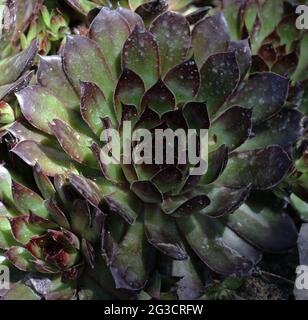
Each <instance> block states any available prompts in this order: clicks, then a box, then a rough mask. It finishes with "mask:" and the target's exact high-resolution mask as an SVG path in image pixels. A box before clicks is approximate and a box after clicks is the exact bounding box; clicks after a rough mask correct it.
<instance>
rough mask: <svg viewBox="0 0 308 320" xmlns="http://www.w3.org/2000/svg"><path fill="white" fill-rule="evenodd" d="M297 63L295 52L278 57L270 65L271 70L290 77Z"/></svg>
mask: <svg viewBox="0 0 308 320" xmlns="http://www.w3.org/2000/svg"><path fill="white" fill-rule="evenodd" d="M297 64H298V56H297V54H296V52H292V53H290V54H287V55H285V56H282V57H279V58H278V59H277V61H276V62H275V63H274V65H273V67H272V72H275V73H277V74H280V75H281V76H283V77H287V78H289V77H291V76H292V74H293V73H294V71H295V69H296V67H297Z"/></svg>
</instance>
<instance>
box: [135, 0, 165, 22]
mask: <svg viewBox="0 0 308 320" xmlns="http://www.w3.org/2000/svg"><path fill="white" fill-rule="evenodd" d="M167 8H168V4H167V3H166V1H165V0H151V1H148V2H146V3H144V4H141V5H140V6H139V7H138V8H137V9H136V13H137V14H138V15H139V16H140V17H142V20H143V21H144V24H145V26H146V27H148V26H149V25H150V24H151V22H152V21H153V20H154V19H155V18H156V17H157V16H159V15H161V14H162V13H163V12H165V11H166V10H167Z"/></svg>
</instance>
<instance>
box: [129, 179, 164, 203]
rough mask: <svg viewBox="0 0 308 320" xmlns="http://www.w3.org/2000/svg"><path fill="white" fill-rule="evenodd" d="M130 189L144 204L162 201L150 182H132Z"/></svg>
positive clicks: (158, 192) (156, 189)
mask: <svg viewBox="0 0 308 320" xmlns="http://www.w3.org/2000/svg"><path fill="white" fill-rule="evenodd" d="M130 188H131V190H132V191H133V192H134V193H135V194H136V195H137V197H138V198H140V199H141V200H142V201H143V202H145V203H161V202H162V201H163V196H162V193H161V192H160V191H159V189H158V188H157V187H156V186H155V185H154V184H153V183H152V182H150V181H134V182H133V183H132V184H131V187H130Z"/></svg>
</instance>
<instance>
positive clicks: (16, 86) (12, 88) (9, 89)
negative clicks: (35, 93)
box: [0, 71, 34, 100]
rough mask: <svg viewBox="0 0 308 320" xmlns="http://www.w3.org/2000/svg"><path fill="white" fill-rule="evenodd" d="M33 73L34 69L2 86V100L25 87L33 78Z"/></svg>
mask: <svg viewBox="0 0 308 320" xmlns="http://www.w3.org/2000/svg"><path fill="white" fill-rule="evenodd" d="M33 75H34V71H29V72H26V73H25V74H23V75H22V76H21V77H20V78H19V79H18V80H16V81H15V82H13V83H10V84H8V85H5V86H2V87H0V100H2V99H3V98H5V97H6V96H8V95H10V94H12V93H15V92H18V91H20V90H22V89H23V88H25V87H26V86H27V85H28V84H29V82H30V81H31V80H32V77H33Z"/></svg>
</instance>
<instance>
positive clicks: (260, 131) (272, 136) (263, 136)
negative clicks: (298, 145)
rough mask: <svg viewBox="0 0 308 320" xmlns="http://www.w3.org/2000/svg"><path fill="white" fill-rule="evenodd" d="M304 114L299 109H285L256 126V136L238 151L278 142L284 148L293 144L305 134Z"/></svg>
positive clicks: (263, 146)
mask: <svg viewBox="0 0 308 320" xmlns="http://www.w3.org/2000/svg"><path fill="white" fill-rule="evenodd" d="M304 119H305V117H304V115H303V114H302V113H300V112H298V111H297V110H288V109H283V110H282V111H281V112H280V113H278V114H277V115H276V116H275V117H273V118H271V119H269V120H267V121H265V122H263V123H262V124H260V125H259V126H258V127H256V128H254V130H253V131H254V136H253V137H252V138H251V139H248V140H246V142H245V143H244V144H243V145H241V146H240V147H239V149H238V150H237V151H244V150H252V149H259V148H265V147H266V146H268V145H271V144H272V145H273V144H277V145H280V146H282V147H284V148H288V147H290V146H292V145H293V144H294V143H295V142H296V141H297V140H298V139H299V138H300V137H301V136H302V134H303V130H304Z"/></svg>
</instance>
